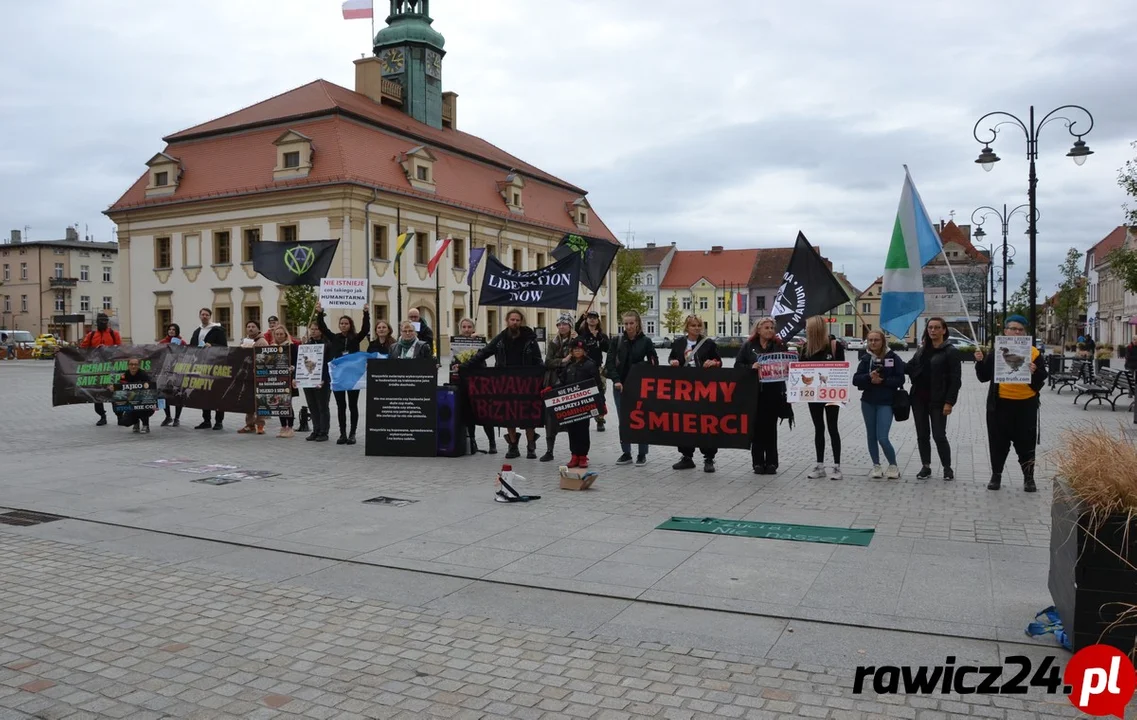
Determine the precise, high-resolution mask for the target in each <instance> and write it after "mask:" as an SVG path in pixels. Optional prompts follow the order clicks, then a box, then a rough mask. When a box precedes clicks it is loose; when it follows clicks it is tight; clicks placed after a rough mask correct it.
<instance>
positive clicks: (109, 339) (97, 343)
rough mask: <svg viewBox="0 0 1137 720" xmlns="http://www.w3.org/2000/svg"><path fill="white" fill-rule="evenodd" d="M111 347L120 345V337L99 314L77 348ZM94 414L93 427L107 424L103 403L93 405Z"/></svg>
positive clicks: (107, 319) (104, 317)
mask: <svg viewBox="0 0 1137 720" xmlns="http://www.w3.org/2000/svg"><path fill="white" fill-rule="evenodd" d="M112 345H122V336H121V335H119V334H118V332H117V331H115V330H112V329H111V327H110V318H109V317H107V316H106V315H104V314H103V313H99V314H98V316H97V317H96V318H95V329H94V330H91V331H89V332H88V333H87V334H86V336H84V338H83V339H82V341H80V342H79V347H81V348H92V347H109V346H112ZM95 414H96V415H98V416H99V419H98V421H96V422H95V425H97V426H100V427H101V426H103V425H106V424H107V408H106V406H105V405H103V403H95Z"/></svg>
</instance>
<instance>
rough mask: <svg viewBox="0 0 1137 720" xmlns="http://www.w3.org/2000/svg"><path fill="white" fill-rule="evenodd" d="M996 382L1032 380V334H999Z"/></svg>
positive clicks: (996, 352) (1024, 381) (1025, 381)
mask: <svg viewBox="0 0 1137 720" xmlns="http://www.w3.org/2000/svg"><path fill="white" fill-rule="evenodd" d="M995 382H997V383H1029V382H1030V336H1029V335H999V336H997V337H996V338H995Z"/></svg>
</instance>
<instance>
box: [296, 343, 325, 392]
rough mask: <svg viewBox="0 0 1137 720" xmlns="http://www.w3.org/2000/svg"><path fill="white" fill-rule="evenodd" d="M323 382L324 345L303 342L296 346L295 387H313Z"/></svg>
mask: <svg viewBox="0 0 1137 720" xmlns="http://www.w3.org/2000/svg"><path fill="white" fill-rule="evenodd" d="M323 382H324V345H323V343H320V344H319V345H316V344H314V343H312V344H308V343H306V344H304V345H300V346H299V347H297V348H296V387H298V388H314V387H319V386H320V385H321V384H322V383H323Z"/></svg>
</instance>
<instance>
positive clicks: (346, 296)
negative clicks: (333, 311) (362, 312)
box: [320, 278, 367, 309]
mask: <svg viewBox="0 0 1137 720" xmlns="http://www.w3.org/2000/svg"><path fill="white" fill-rule="evenodd" d="M320 305H321V306H322V307H325V308H357V309H358V308H361V307H367V280H354V279H352V278H321V279H320Z"/></svg>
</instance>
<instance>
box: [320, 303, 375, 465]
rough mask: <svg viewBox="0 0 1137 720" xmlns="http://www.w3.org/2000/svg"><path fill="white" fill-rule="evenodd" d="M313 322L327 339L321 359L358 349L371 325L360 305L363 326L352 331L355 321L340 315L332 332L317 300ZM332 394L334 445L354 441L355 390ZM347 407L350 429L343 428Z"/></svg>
mask: <svg viewBox="0 0 1137 720" xmlns="http://www.w3.org/2000/svg"><path fill="white" fill-rule="evenodd" d="M316 325H317V326H318V327H319V328H320V332H321V333H323V335H324V339H325V340H326V341H327V345H325V347H326V350H325V352H326V353H328V357H326V358H325V360H326V362H331V361H332V360H335V359H336V358H338V357H343V356H345V355H350V354H351V353H357V352H359V346H360V343H362V342H363V341H364V340H365V339H367V328H368V327H370V325H371V313H370V312H369V310H368V309H367V308H364V309H363V329H362V330H360V331H359V332H356V331H355V321H354V320H352V319H351V316H349V315H342V316H340V319H339V332H338V333H333V332H332V331H331V330H329V329H328V326H327V325H326V324H325V323H324V308H323V307H322V306H321V305H320V303H316ZM332 395H333V396H334V397H335V399H336V414H337V415H338V416H339V422H340V436H339V438H338V439H337V440H336V445H354V444H355V431H356V429H358V427H359V391H358V390H336V391H334V392H333V393H332ZM349 410H350V413H351V431H350V432H348V431H347V418H348V411H349Z"/></svg>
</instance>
